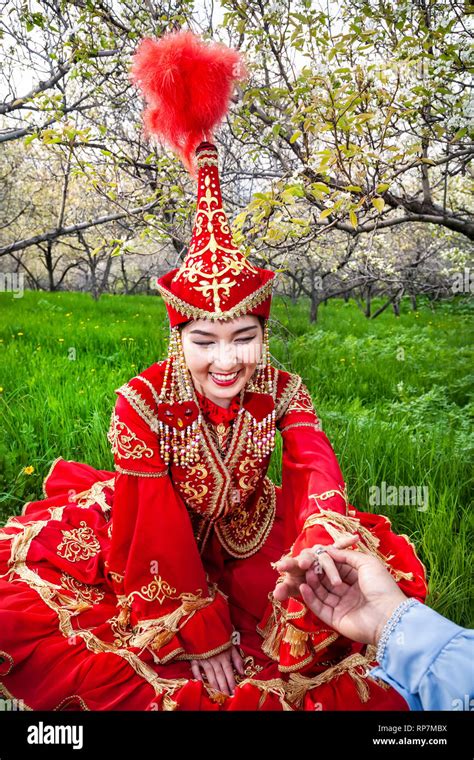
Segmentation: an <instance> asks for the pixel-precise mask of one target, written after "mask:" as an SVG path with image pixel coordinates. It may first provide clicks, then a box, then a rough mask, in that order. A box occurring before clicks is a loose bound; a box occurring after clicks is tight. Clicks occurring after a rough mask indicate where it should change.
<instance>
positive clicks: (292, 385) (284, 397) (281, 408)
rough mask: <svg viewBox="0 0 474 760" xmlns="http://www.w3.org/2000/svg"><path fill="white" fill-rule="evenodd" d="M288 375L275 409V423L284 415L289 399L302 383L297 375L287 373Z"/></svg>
mask: <svg viewBox="0 0 474 760" xmlns="http://www.w3.org/2000/svg"><path fill="white" fill-rule="evenodd" d="M289 375H290V376H289V378H288V381H287V383H286V385H285V387H284V389H283V392H282V394H281V396H280V398H279V399H278V402H277V404H276V407H275V413H276V419H277V421H278V420H279V419H280V418H281V417H283V416H284V415H285V414H286V409H287V407H288V405H289V404H290V402H291V399H292V398H293V396H294V395H295V393H296V392H297V391H298V388H299V387H300V385H301V383H302V380H301V377H300V376H299V375H295V374H292V373H289Z"/></svg>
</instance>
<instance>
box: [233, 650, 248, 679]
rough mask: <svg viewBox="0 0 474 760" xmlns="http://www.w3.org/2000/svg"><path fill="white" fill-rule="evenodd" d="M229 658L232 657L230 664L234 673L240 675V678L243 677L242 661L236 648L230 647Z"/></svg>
mask: <svg viewBox="0 0 474 760" xmlns="http://www.w3.org/2000/svg"><path fill="white" fill-rule="evenodd" d="M231 657H232V663H233V665H234V668H235V669H236V671H237V672H238V673H240V675H241V676H244V675H245V667H244V661H243V659H242V656H241V654H240V652H239V651H238V649H237V648H236V647H232V649H231Z"/></svg>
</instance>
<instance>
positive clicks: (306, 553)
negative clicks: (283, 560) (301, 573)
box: [296, 549, 315, 571]
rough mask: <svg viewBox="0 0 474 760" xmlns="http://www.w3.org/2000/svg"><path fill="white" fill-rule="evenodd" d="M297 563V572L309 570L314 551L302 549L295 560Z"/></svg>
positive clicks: (312, 561) (312, 562)
mask: <svg viewBox="0 0 474 760" xmlns="http://www.w3.org/2000/svg"><path fill="white" fill-rule="evenodd" d="M296 559H297V561H298V569H299V570H305V571H306V570H309V568H310V567H311V565H312V564H314V559H315V555H314V549H303V551H301V552H300V553H299V554H298V557H297V558H296Z"/></svg>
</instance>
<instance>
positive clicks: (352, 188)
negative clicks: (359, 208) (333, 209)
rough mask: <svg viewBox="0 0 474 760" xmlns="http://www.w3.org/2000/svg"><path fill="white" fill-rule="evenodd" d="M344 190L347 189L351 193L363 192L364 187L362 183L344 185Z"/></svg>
mask: <svg viewBox="0 0 474 760" xmlns="http://www.w3.org/2000/svg"><path fill="white" fill-rule="evenodd" d="M344 190H347V191H348V192H350V193H361V192H362V188H361V186H360V185H344Z"/></svg>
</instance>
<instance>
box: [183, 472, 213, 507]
mask: <svg viewBox="0 0 474 760" xmlns="http://www.w3.org/2000/svg"><path fill="white" fill-rule="evenodd" d="M186 470H187V472H188V477H187V478H186V480H183V481H181V482H180V484H179V485H180V487H181V489H182V492H183V494H184V497H185V501H186V504H188V506H190V507H193V508H196V507H199V506H201V505H202V504H203V503H204V498H205V496H206V495H207V494H208V493H209V488H208V487H207V486H206V484H205V483H196V482H195V481H194V482H192V479H194V478H198V480H200V481H202V480H205V479H206V478H207V476H208V475H209V472H208V470H207V469H206V468H205V467H204V465H203V464H202V462H199V463H198V464H190V465H188V466H187V468H186Z"/></svg>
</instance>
